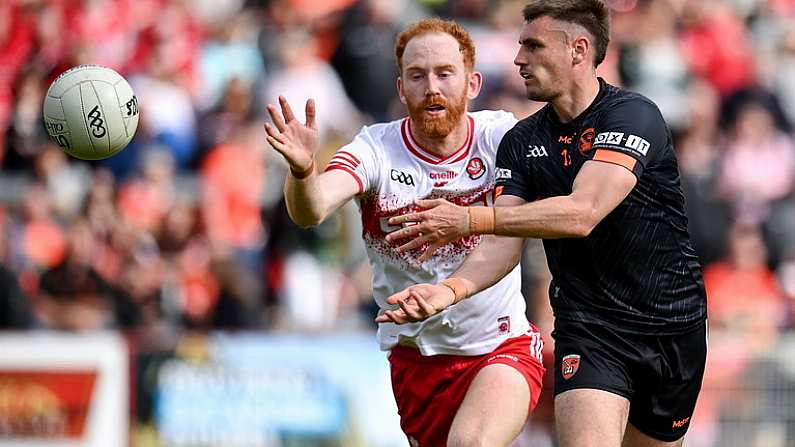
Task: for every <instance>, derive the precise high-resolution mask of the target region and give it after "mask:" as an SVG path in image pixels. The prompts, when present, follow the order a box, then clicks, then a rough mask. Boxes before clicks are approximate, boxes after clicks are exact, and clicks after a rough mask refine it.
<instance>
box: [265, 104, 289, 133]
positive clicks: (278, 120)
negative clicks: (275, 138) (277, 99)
mask: <svg viewBox="0 0 795 447" xmlns="http://www.w3.org/2000/svg"><path fill="white" fill-rule="evenodd" d="M266 108H267V109H268V115H270V117H271V121H273V124H274V125H275V126H276V128H277V129H279V132H284V131H285V130H287V125H286V124H284V120H283V119H282V116H281V114H280V113H279V112H278V111H277V110H276V107H275V106H274V105H273V104H268V106H267V107H266Z"/></svg>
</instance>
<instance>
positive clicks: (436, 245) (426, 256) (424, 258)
mask: <svg viewBox="0 0 795 447" xmlns="http://www.w3.org/2000/svg"><path fill="white" fill-rule="evenodd" d="M445 243H446V242H445V241H442V240H440V241H437V242H434V243H433V244H431V246H430V247H428V248H427V249H426V250H425V252H423V253H422V256H420V258H419V261H420V262H425V261H427V260H428V259H431V257H433V254H434V253H436V250H438V249H439V247H441V246H442V245H444V244H445Z"/></svg>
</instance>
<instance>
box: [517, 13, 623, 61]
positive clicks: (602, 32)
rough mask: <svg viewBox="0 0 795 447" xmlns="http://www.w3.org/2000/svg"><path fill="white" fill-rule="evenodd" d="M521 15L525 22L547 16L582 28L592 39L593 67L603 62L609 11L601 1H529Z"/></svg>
mask: <svg viewBox="0 0 795 447" xmlns="http://www.w3.org/2000/svg"><path fill="white" fill-rule="evenodd" d="M523 13H524V19H525V21H527V22H532V21H533V20H535V19H537V18H539V17H543V16H548V17H551V18H553V19H555V20H560V21H562V22H569V23H576V24H577V25H580V26H582V27H583V28H585V29H586V30H588V32H589V33H591V36H593V38H594V58H593V64H594V67H598V66H599V64H601V63H602V61H603V60H605V54H606V53H607V44H608V43H610V10H609V9H608V7H607V5H605V3H604V2H603V1H602V0H531V1H530V2H529V3H528V4H527V6H525V7H524V11H523Z"/></svg>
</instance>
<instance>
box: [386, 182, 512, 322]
mask: <svg viewBox="0 0 795 447" xmlns="http://www.w3.org/2000/svg"><path fill="white" fill-rule="evenodd" d="M525 203H526V201H525V200H524V199H522V198H520V197H516V196H512V195H502V196H499V197H498V198H497V200H496V201H495V202H494V206H495V207H496V208H501V207H512V206H520V205H523V204H525ZM523 246H524V239H523V238H519V237H509V236H497V235H494V234H489V235H485V236H484V237H483V240H482V241H481V242H480V244H478V246H477V247H475V249H474V250H472V252H471V253H470V254H469V255H468V256H467V257H466V259H464V262H463V263H462V264H461V265H460V266H459V267H458V270H456V271H455V273H453V274H452V275H450V278H448V279H446V280H444V281H442V282H441V283H439V284H418V285H414V286H411V287H408V288H407V289H405V290H403V291H401V292H398V293H396V294H394V295H392V296H390V297H389V298H387V303H388V304H393V305H394V304H397V305H399V306H400V309H396V310H391V311H386V312H384V313H383V314H382V315H379V316H378V318H376V320H375V321H376V322H378V323H387V322H393V323H397V324H403V323H409V322H414V321H421V320H424V319H426V318H428V317H430V316H432V315H434V314H436V313H438V312H441V311H442V310H443V309H445V308H447V307H449V306H452V305H453V304H455V303H457V302H459V301H461V300H463V299H466V298H468V297H469V296H471V295H474V294H475V293H477V292H480V291H482V290H485V289H487V288H489V287H491V286H493V285H494V284H496V283H497V282H498V281H499V280H500V279H502V278H503V277H504V276H505V275H507V274H508V273H510V272H511V270H513V269H514V267H516V265H517V264H518V263H519V261H520V259H521V256H522V247H523Z"/></svg>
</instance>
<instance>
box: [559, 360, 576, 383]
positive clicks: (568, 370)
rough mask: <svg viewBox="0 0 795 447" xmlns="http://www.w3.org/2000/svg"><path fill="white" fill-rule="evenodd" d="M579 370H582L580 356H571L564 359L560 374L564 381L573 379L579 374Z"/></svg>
mask: <svg viewBox="0 0 795 447" xmlns="http://www.w3.org/2000/svg"><path fill="white" fill-rule="evenodd" d="M578 369H580V355H579V354H569V355H567V356H565V357H563V361H562V362H561V364H560V373H561V375H562V376H563V378H564V379H566V380H569V379H571V378H572V376H574V374H577V370H578Z"/></svg>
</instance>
